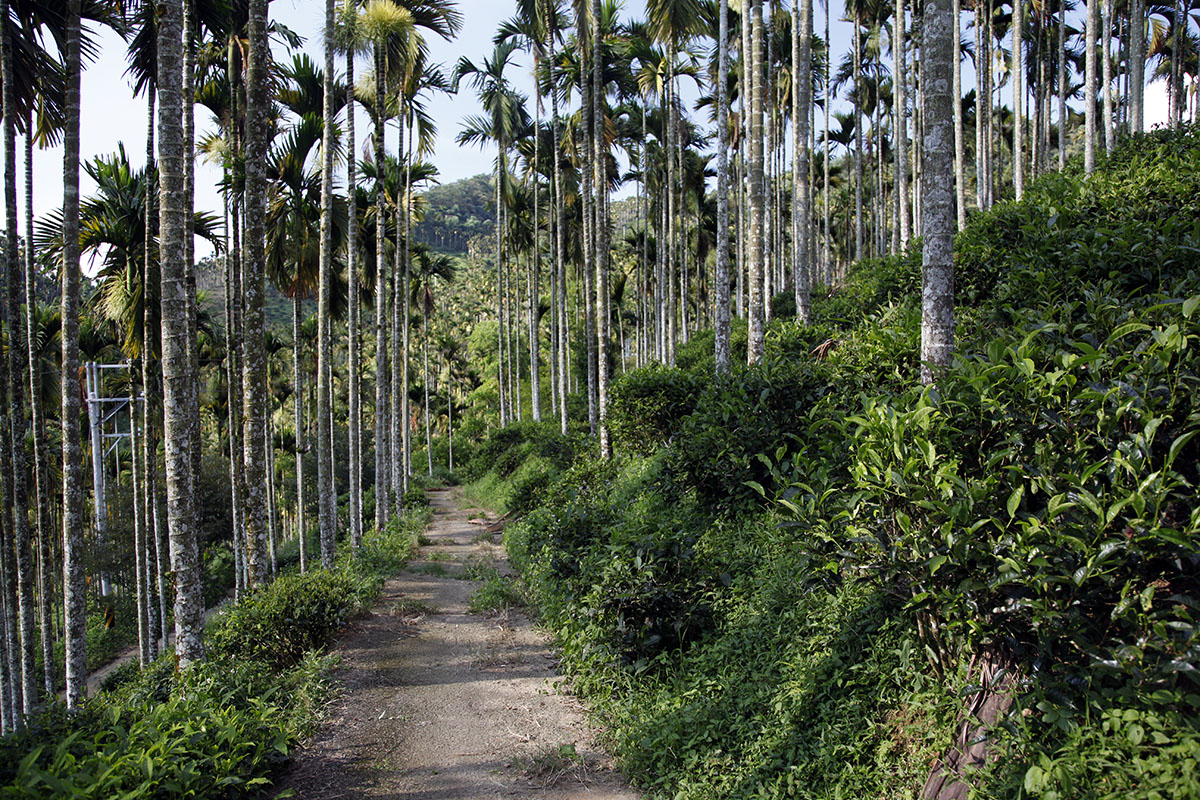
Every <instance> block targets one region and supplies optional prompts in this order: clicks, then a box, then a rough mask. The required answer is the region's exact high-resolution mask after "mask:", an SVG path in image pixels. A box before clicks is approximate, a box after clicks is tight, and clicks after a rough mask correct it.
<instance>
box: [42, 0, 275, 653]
mask: <svg viewBox="0 0 1200 800" xmlns="http://www.w3.org/2000/svg"><path fill="white" fill-rule="evenodd" d="M250 33H251V36H250V39H251V54H252V59H253V60H252V61H251V93H250V98H251V109H250V110H251V112H258V113H260V114H261V109H263V105H262V100H263V95H264V94H265V91H264V90H265V88H266V86H265V81H264V82H262V83H261V84H260V85H259V86H256V85H255V79H258V80H260V81H261V80H262V79H264V78H265V77H266V76H265V75H263V74H262V69H263V65H261V64H260V63H258V60H257V58H258V57H261V56H260V54H261V52H262V51H263V49H265V47H266V2H265V0H253V1H252V3H251V6H250ZM256 34H257V35H258V38H257V40H256ZM182 36H183V30H182V8H181V4H180V3H179V2H178V1H176V2H163V3H160V5H159V17H158V92H159V101H160V107H159V120H158V142H159V185H160V187H161V189H160V194H159V219H160V222H159V252H160V254H161V259H162V261H161V263H162V301H161V302H162V308H163V309H168V310H170V309H180V308H187V303H188V302H189V300H188V297H187V294H188V286H187V279H186V273H185V269H184V256H185V253H186V248H185V244H184V241H183V240H184V238H185V236H186V233H187V224H186V221H185V216H186V198H185V186H184V181H183V160H184V147H183V119H182V117H183V97H182V89H183V86H182V78H183V65H182V60H183V59H182V50H183V39H182ZM256 41H257V42H258V44H259V47H260V48H262V49H259V50H258V53H255V50H256V48H255V47H254V44H255V42H256ZM256 89H257V91H256ZM248 117H249V119H250V120H251V121H252V125H251V130H252V131H255V130H256V129H258V128H260V127H265V125H269V124H270V121H269V120H268V119H266V118H265V115H264V118H263V119H262V121H261V123H262V124H260V125H254V124H253V121H254V119H255V117H254V113H250V114H249V115H248ZM251 144H252V145H253V144H255V137H253V136H252V137H251ZM265 145H266V142H265V140H264V141H262V144H261V151H265ZM249 155H250V156H251V160H252V161H253V160H254V157H256V156H257V157H258V160H257V162H256V163H255V164H248V165H247V173H248V178H249V179H250V180H251V182H252V185H253V182H255V181H257V182H258V183H259V184H261V181H262V174H261V168H259V167H258V166H257V165H259V164H262V162H264V161H265V155H266V154H265V152H260V150H256V149H251V150H250V152H249ZM251 195H252V196H253V193H251ZM260 224H261V223H260ZM260 242H261V238H260ZM247 299H249V298H247ZM162 331H163V345H162V363H163V407H164V421H165V431H164V441H165V445H166V450H165V452H166V461H167V496H168V525H169V528H170V540H171V569H172V571H173V572H174V577H175V652H176V655H177V657H178V658H179V663H180V665H181V666H184V667H186V666H187V665H188V664H190V663H192V662H194V661H198V660H200V659H202V658H204V641H203V638H202V635H203V616H204V594H203V591H202V588H201V582H200V553H199V547H198V543H197V540H196V529H195V511H194V508H195V506H194V504H195V497H194V494H193V489H194V481H193V480H192V477H193V476H192V475H190V472H191V469H192V466H193V462H192V454H191V452H190V443H191V441H192V431H191V428H192V426H193V425H196V424H197V423H198V421H199V407H198V398H197V397H196V394H195V391H194V389H195V387H196V385H197V384H196V382H195V376H193V375H191V374H189V372H190V369H191V365H192V359H191V358H190V357H189V356H188V353H187V350H188V348H189V347H192V346H194V345H195V342H192V341H189V340H188V334H189V332H188V321H187V317H186V315H182V316H181V315H179V314H170V313H167V314H163V315H162ZM68 418H69V417H64V419H68Z"/></svg>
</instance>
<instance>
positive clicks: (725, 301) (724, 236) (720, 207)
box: [639, 0, 731, 375]
mask: <svg viewBox="0 0 1200 800" xmlns="http://www.w3.org/2000/svg"><path fill="white" fill-rule="evenodd" d="M718 13H719V14H720V16H719V17H718V25H719V28H718V30H719V33H718V36H719V38H718V40H717V274H716V284H717V285H716V290H717V300H716V303H717V305H716V319H715V321H714V326H713V327H714V329H715V335H714V337H713V338H714V351H715V352H714V359H715V361H716V372H717V375H728V374H729V361H730V354H729V337H730V329H731V323H730V319H729V0H720V7H719V12H718ZM644 119H645V117H644V116H643V120H644ZM644 124H645V123H644V122H643V125H644ZM642 141H643V142H645V141H646V136H645V134H644V132H643V135H642ZM642 169H643V171H644V170H645V164H643V166H642ZM639 351H640V348H639Z"/></svg>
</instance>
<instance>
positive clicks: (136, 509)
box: [129, 372, 151, 667]
mask: <svg viewBox="0 0 1200 800" xmlns="http://www.w3.org/2000/svg"><path fill="white" fill-rule="evenodd" d="M129 377H130V380H129V475H130V478H131V480H130V481H129V482H130V484H131V489H132V490H133V565H134V566H133V574H134V587H135V593H136V594H135V596H136V600H137V634H138V663H140V664H141V665H142V666H143V667H144V666H146V664H148V663H150V658H151V656H150V642H149V639H150V635H151V634H150V626H149V621H150V613H149V608H148V603H147V602H146V600H147V597H146V589H147V588H148V587H147V586H146V570H145V565H146V558H145V555H146V554H145V546H144V541H145V538H146V534H145V525H144V523H143V519H142V486H141V485H140V484H141V480H139V470H138V446H139V440H140V438H141V437H139V436H138V435H137V392H136V391H135V388H134V382H133V373H132V372H131V373H130V376H129Z"/></svg>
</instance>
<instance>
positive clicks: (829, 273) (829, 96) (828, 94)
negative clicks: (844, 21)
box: [821, 4, 833, 286]
mask: <svg viewBox="0 0 1200 800" xmlns="http://www.w3.org/2000/svg"><path fill="white" fill-rule="evenodd" d="M825 41H826V43H828V42H829V5H828V4H826V5H825ZM826 49H827V52H826V56H825V81H824V88H825V102H824V103H822V106H823V111H824V114H825V147H824V151H825V152H824V159H825V163H824V165H823V169H824V176H823V178H822V187H821V194H822V200H823V205H824V212H823V213H824V220H823V222H824V230H825V232H824V238H823V241H822V247H823V251H824V252H823V253H822V256H821V263H822V265H823V269H824V271H825V283H826V286H832V285H833V264H832V263H830V262H831V257H832V254H831V253H830V246H831V244H832V240H833V232H832V230H831V228H830V218H829V212H830V208H829V107H830V106H831V105H832V104H833V91H832V89H831V87H830V83H831V82H830V80H829V78H830V74H829V73H830V62H831V61H832V60H833V59H831V58H829V55H828V44H826Z"/></svg>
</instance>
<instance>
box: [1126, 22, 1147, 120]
mask: <svg viewBox="0 0 1200 800" xmlns="http://www.w3.org/2000/svg"><path fill="white" fill-rule="evenodd" d="M1144 3H1145V0H1133V3H1132V8H1131V9H1130V11H1129V122H1130V128H1131V130H1132V132H1133V133H1141V132H1142V131H1144V130H1145V129H1146V125H1145V122H1144V118H1145V108H1146V100H1145V96H1146V95H1145V87H1146V6H1145V4H1144Z"/></svg>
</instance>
